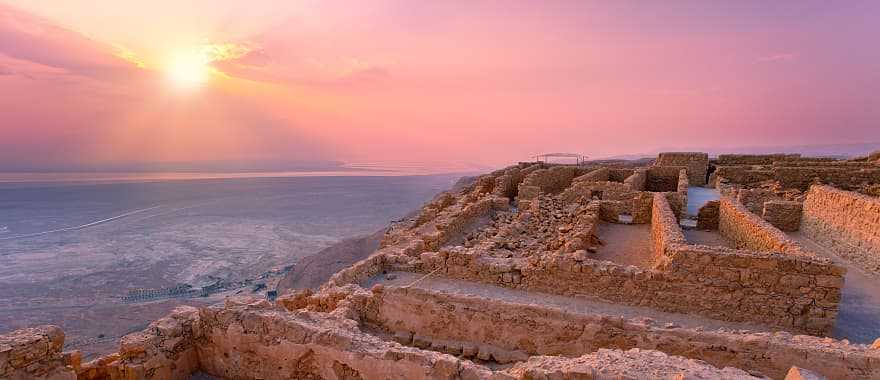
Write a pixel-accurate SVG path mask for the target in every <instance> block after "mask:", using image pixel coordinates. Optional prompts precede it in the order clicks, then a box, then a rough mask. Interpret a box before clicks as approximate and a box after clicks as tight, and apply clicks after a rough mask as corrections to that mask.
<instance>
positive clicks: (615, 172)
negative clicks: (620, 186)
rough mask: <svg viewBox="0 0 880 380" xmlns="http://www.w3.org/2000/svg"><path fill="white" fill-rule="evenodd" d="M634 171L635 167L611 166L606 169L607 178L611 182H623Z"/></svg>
mask: <svg viewBox="0 0 880 380" xmlns="http://www.w3.org/2000/svg"><path fill="white" fill-rule="evenodd" d="M634 173H635V169H621V168H612V169H608V180H609V181H613V182H623V181H626V179H627V178H629V176H631V175H633V174H634Z"/></svg>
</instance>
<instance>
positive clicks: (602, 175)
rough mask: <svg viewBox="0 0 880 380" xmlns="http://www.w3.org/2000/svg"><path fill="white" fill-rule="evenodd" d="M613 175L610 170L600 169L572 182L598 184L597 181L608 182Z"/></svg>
mask: <svg viewBox="0 0 880 380" xmlns="http://www.w3.org/2000/svg"><path fill="white" fill-rule="evenodd" d="M610 175H611V171H610V169H608V168H599V169H596V170H593V171H591V172H589V173H587V174H584V175H581V176H577V177H575V178H574V179H573V180H572V181H571V182H572V183H574V182H597V181H608V180H609V178H610Z"/></svg>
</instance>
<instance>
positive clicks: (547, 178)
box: [519, 165, 608, 200]
mask: <svg viewBox="0 0 880 380" xmlns="http://www.w3.org/2000/svg"><path fill="white" fill-rule="evenodd" d="M594 170H595V168H587V167H577V166H568V165H560V166H551V167H549V168H547V169H538V170H535V171H533V172H531V173H530V174H528V175H527V176H526V177H525V179H523V182H522V183H521V184H520V185H519V199H521V200H530V199H534V198H536V197H537V196H538V195H540V194H542V193H543V194H556V193H559V192H561V191H562V190H565V188H567V187H568V186H569V185H571V182H572V180H573V179H574V178H575V177H578V176H580V175H583V174H587V173H590V172H592V171H594ZM599 170H602V169H599ZM600 175H601V174H600ZM607 175H608V174H607V169H606V170H605V172H604V176H605V178H606V179H607Z"/></svg>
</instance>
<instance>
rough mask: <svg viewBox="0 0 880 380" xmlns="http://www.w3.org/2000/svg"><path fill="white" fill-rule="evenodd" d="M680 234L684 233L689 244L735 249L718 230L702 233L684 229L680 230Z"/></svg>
mask: <svg viewBox="0 0 880 380" xmlns="http://www.w3.org/2000/svg"><path fill="white" fill-rule="evenodd" d="M682 232H684V238H685V240H687V242H688V243H691V244H701V245H710V246H714V247H727V248H736V246H735V245H734V244H733V242H731V241H730V240H728V239H727V238H725V237H724V236H722V235H721V233H719V232H718V230H714V231H703V230H697V229H692V228H685V229H682Z"/></svg>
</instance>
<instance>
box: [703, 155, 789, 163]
mask: <svg viewBox="0 0 880 380" xmlns="http://www.w3.org/2000/svg"><path fill="white" fill-rule="evenodd" d="M800 159H801V155H800V154H797V153H796V154H784V153H775V154H719V155H718V158H716V159H715V164H716V165H771V164H773V163H774V162H779V161H797V160H800Z"/></svg>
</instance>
